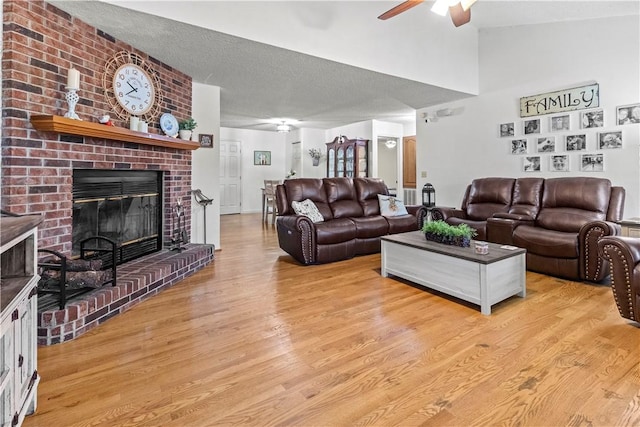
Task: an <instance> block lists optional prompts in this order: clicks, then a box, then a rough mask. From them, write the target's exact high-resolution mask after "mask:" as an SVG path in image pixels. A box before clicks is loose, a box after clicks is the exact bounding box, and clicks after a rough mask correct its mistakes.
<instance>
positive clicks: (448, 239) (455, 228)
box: [422, 220, 478, 247]
mask: <svg viewBox="0 0 640 427" xmlns="http://www.w3.org/2000/svg"><path fill="white" fill-rule="evenodd" d="M422 232H423V233H424V236H425V238H426V239H427V240H430V241H432V242H438V243H444V244H446V245H455V246H462V247H469V246H470V245H471V239H472V238H473V237H475V236H476V235H477V234H478V233H476V230H475V228H471V227H469V226H468V225H467V224H459V225H450V224H447V223H446V222H444V221H442V220H437V221H429V222H425V223H424V225H423V226H422Z"/></svg>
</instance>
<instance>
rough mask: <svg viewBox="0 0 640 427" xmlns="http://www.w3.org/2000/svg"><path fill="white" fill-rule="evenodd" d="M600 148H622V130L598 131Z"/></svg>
mask: <svg viewBox="0 0 640 427" xmlns="http://www.w3.org/2000/svg"><path fill="white" fill-rule="evenodd" d="M598 148H600V149H601V150H603V149H607V148H622V132H621V131H616V132H600V133H598Z"/></svg>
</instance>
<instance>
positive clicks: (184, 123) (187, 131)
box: [178, 117, 198, 141]
mask: <svg viewBox="0 0 640 427" xmlns="http://www.w3.org/2000/svg"><path fill="white" fill-rule="evenodd" d="M197 126H198V123H196V121H195V120H193V117H189V118H188V119H186V120H181V121H180V123H178V135H180V139H184V140H187V141H188V140H190V139H191V135H192V134H193V130H194V129H195V128H196V127H197Z"/></svg>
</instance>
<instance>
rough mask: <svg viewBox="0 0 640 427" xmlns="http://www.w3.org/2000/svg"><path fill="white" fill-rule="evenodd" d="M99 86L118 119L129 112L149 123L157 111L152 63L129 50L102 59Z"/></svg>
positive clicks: (158, 97)
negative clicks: (104, 61) (102, 68)
mask: <svg viewBox="0 0 640 427" xmlns="http://www.w3.org/2000/svg"><path fill="white" fill-rule="evenodd" d="M0 1H1V0H0ZM102 89H103V90H104V95H105V98H106V101H107V102H108V103H109V105H110V106H111V108H112V109H113V112H114V113H116V115H117V116H118V117H120V118H121V119H122V120H125V121H127V122H128V121H129V117H131V116H132V115H133V116H138V117H139V118H140V119H141V120H145V121H147V122H148V123H153V121H154V120H156V118H157V117H158V115H159V114H160V107H161V106H162V100H163V97H162V88H161V86H160V79H159V78H158V75H157V74H156V73H155V72H154V70H153V67H152V65H151V64H149V63H147V62H146V61H145V60H144V59H143V58H141V57H140V56H139V55H137V54H135V53H133V52H127V51H122V52H118V53H116V54H115V55H114V56H113V57H112V58H111V59H109V60H108V61H107V62H106V64H105V67H104V73H103V74H102Z"/></svg>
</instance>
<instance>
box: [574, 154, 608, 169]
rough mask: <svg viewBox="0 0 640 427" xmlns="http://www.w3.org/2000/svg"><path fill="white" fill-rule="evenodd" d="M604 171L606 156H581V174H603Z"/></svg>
mask: <svg viewBox="0 0 640 427" xmlns="http://www.w3.org/2000/svg"><path fill="white" fill-rule="evenodd" d="M603 170H604V154H582V155H581V156H580V172H602V171H603Z"/></svg>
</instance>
